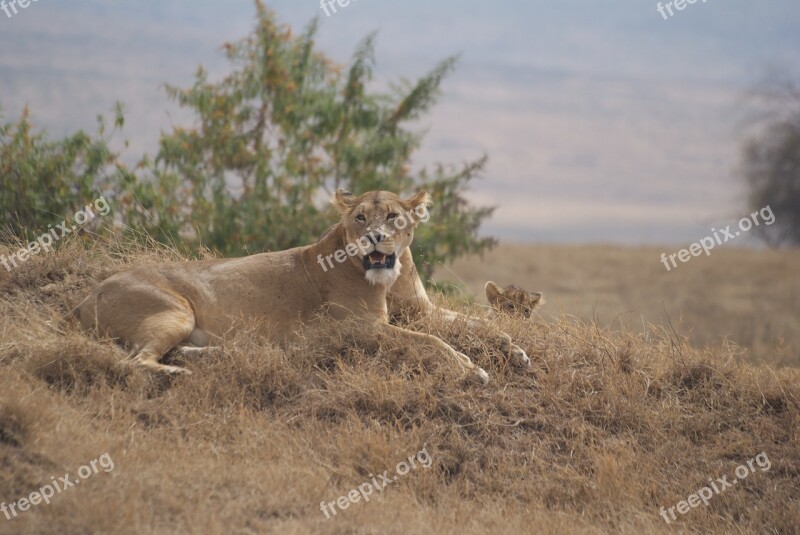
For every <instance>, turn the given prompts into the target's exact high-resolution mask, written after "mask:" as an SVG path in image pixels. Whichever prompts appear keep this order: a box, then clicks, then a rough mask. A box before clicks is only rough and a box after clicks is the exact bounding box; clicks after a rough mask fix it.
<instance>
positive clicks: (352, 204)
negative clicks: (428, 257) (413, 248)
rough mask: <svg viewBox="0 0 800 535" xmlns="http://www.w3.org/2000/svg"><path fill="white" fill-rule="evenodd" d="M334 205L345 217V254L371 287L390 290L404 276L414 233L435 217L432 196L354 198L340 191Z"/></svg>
mask: <svg viewBox="0 0 800 535" xmlns="http://www.w3.org/2000/svg"><path fill="white" fill-rule="evenodd" d="M331 204H333V206H334V207H335V208H336V209H337V210H338V211H339V213H340V214H341V215H342V221H341V226H342V228H343V229H344V234H345V243H346V246H345V250H346V252H347V255H348V256H349V257H350V261H351V262H353V263H354V264H355V265H356V266H358V268H359V269H363V270H364V277H365V278H366V279H367V280H368V281H369V282H370V284H380V285H383V286H386V287H389V286H391V285H392V284H394V281H395V280H397V277H398V276H399V275H400V267H401V266H400V262H399V260H398V259H399V257H400V255H401V254H402V253H403V251H405V250H406V248H408V246H409V245H411V242H412V241H413V240H414V230H415V229H416V228H417V225H418V224H419V223H420V221H421V222H423V223H424V222H426V221H428V220H429V219H430V217H431V215H430V212H428V205H429V204H430V201H429V198H428V194H427V193H425V192H420V193H417V194H416V195H413V196H411V197H409V198H407V199H401V198H400V197H398V196H397V195H395V194H394V193H391V192H389V191H370V192H367V193H363V194H361V195H353V194H352V193H349V192H346V191H344V190H339V191H337V192H336V195H335V196H334V197H333V199H332V200H331Z"/></svg>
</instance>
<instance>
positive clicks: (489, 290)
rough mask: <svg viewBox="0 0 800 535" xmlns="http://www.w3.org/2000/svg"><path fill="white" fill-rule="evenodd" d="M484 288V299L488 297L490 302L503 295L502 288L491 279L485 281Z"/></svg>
mask: <svg viewBox="0 0 800 535" xmlns="http://www.w3.org/2000/svg"><path fill="white" fill-rule="evenodd" d="M484 290H486V299H488V300H489V302H490V303H494V302H495V301H497V299H498V298H499V297H500V296H502V295H503V290H502V289H501V288H500V287H499V286H498V285H496V284H495V283H493V282H492V281H489V282H487V283H486V286H485V287H484Z"/></svg>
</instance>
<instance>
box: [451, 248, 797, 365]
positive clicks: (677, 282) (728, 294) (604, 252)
mask: <svg viewBox="0 0 800 535" xmlns="http://www.w3.org/2000/svg"><path fill="white" fill-rule="evenodd" d="M663 252H666V253H667V254H668V255H669V254H671V253H673V252H675V248H672V249H670V248H663V247H662V248H655V247H621V246H611V245H592V246H559V245H513V244H503V245H501V246H499V247H498V248H497V249H495V250H494V251H493V252H492V254H491V255H486V256H484V257H483V258H479V257H468V258H464V259H461V260H459V261H458V262H456V263H455V264H454V265H453V266H452V267H448V268H440V269H439V270H437V273H436V277H437V280H446V281H451V282H454V283H456V284H457V285H459V286H460V287H462V288H463V289H465V290H466V293H467V295H473V296H479V297H478V301H479V302H481V303H485V302H486V298H485V296H484V295H483V285H484V284H485V282H486V280H487V279H492V280H494V281H495V282H497V283H498V284H500V285H501V286H504V285H506V284H510V283H514V284H518V285H519V286H522V287H523V288H526V289H527V290H530V291H542V292H544V294H545V297H546V298H547V305H546V306H545V307H544V308H543V309H542V310H541V312H540V313H541V316H542V317H543V318H544V319H546V320H548V321H554V320H556V319H557V318H558V317H559V316H560V315H561V314H564V313H566V314H571V315H574V316H577V317H578V318H581V319H582V320H584V321H590V322H593V323H597V324H599V325H600V326H603V327H607V328H610V329H614V330H620V331H634V332H636V331H638V332H641V331H642V330H643V325H644V324H650V323H653V324H655V325H658V326H661V327H664V328H667V329H670V327H669V323H670V320H671V322H672V324H673V327H675V329H676V330H677V331H678V332H680V333H681V334H683V335H685V336H687V337H688V338H689V340H690V341H691V343H692V344H693V345H695V346H697V347H704V346H705V345H711V346H719V345H720V344H722V343H723V341H724V340H726V339H728V340H731V341H733V342H735V343H736V344H738V345H739V346H741V347H742V348H743V349H744V350H745V352H744V353H743V355H742V357H743V358H744V359H746V360H748V361H750V362H765V363H770V364H773V365H791V366H800V250H790V251H773V250H752V249H737V248H732V247H724V248H719V249H714V250H713V251H712V253H711V256H708V257H706V256H705V255H703V256H700V257H697V258H692V259H691V260H690V261H689V262H687V263H686V264H681V263H678V267H677V268H676V269H672V270H671V271H669V272H668V271H667V270H666V269H665V268H664V265H663V264H662V263H661V261H660V258H661V253H663Z"/></svg>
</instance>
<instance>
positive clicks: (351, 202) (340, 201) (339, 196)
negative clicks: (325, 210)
mask: <svg viewBox="0 0 800 535" xmlns="http://www.w3.org/2000/svg"><path fill="white" fill-rule="evenodd" d="M331 204H332V205H333V206H334V208H336V209H337V210H338V211H339V212H340V213H345V212H346V211H348V210H349V209H350V208H352V207H353V206H355V204H356V196H355V195H353V194H352V193H350V192H349V191H346V190H343V189H337V190H336V194H335V195H334V196H333V199H331Z"/></svg>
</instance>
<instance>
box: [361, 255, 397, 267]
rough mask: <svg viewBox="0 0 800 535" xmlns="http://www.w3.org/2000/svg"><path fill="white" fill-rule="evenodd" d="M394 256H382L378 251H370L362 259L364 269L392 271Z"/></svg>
mask: <svg viewBox="0 0 800 535" xmlns="http://www.w3.org/2000/svg"><path fill="white" fill-rule="evenodd" d="M396 257H397V256H396V255H395V254H389V255H387V254H383V253H382V252H380V251H372V252H371V253H369V254H368V255H367V256H365V257H364V269H365V270H367V271H369V270H370V269H392V268H393V267H394V261H395V259H396Z"/></svg>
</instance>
